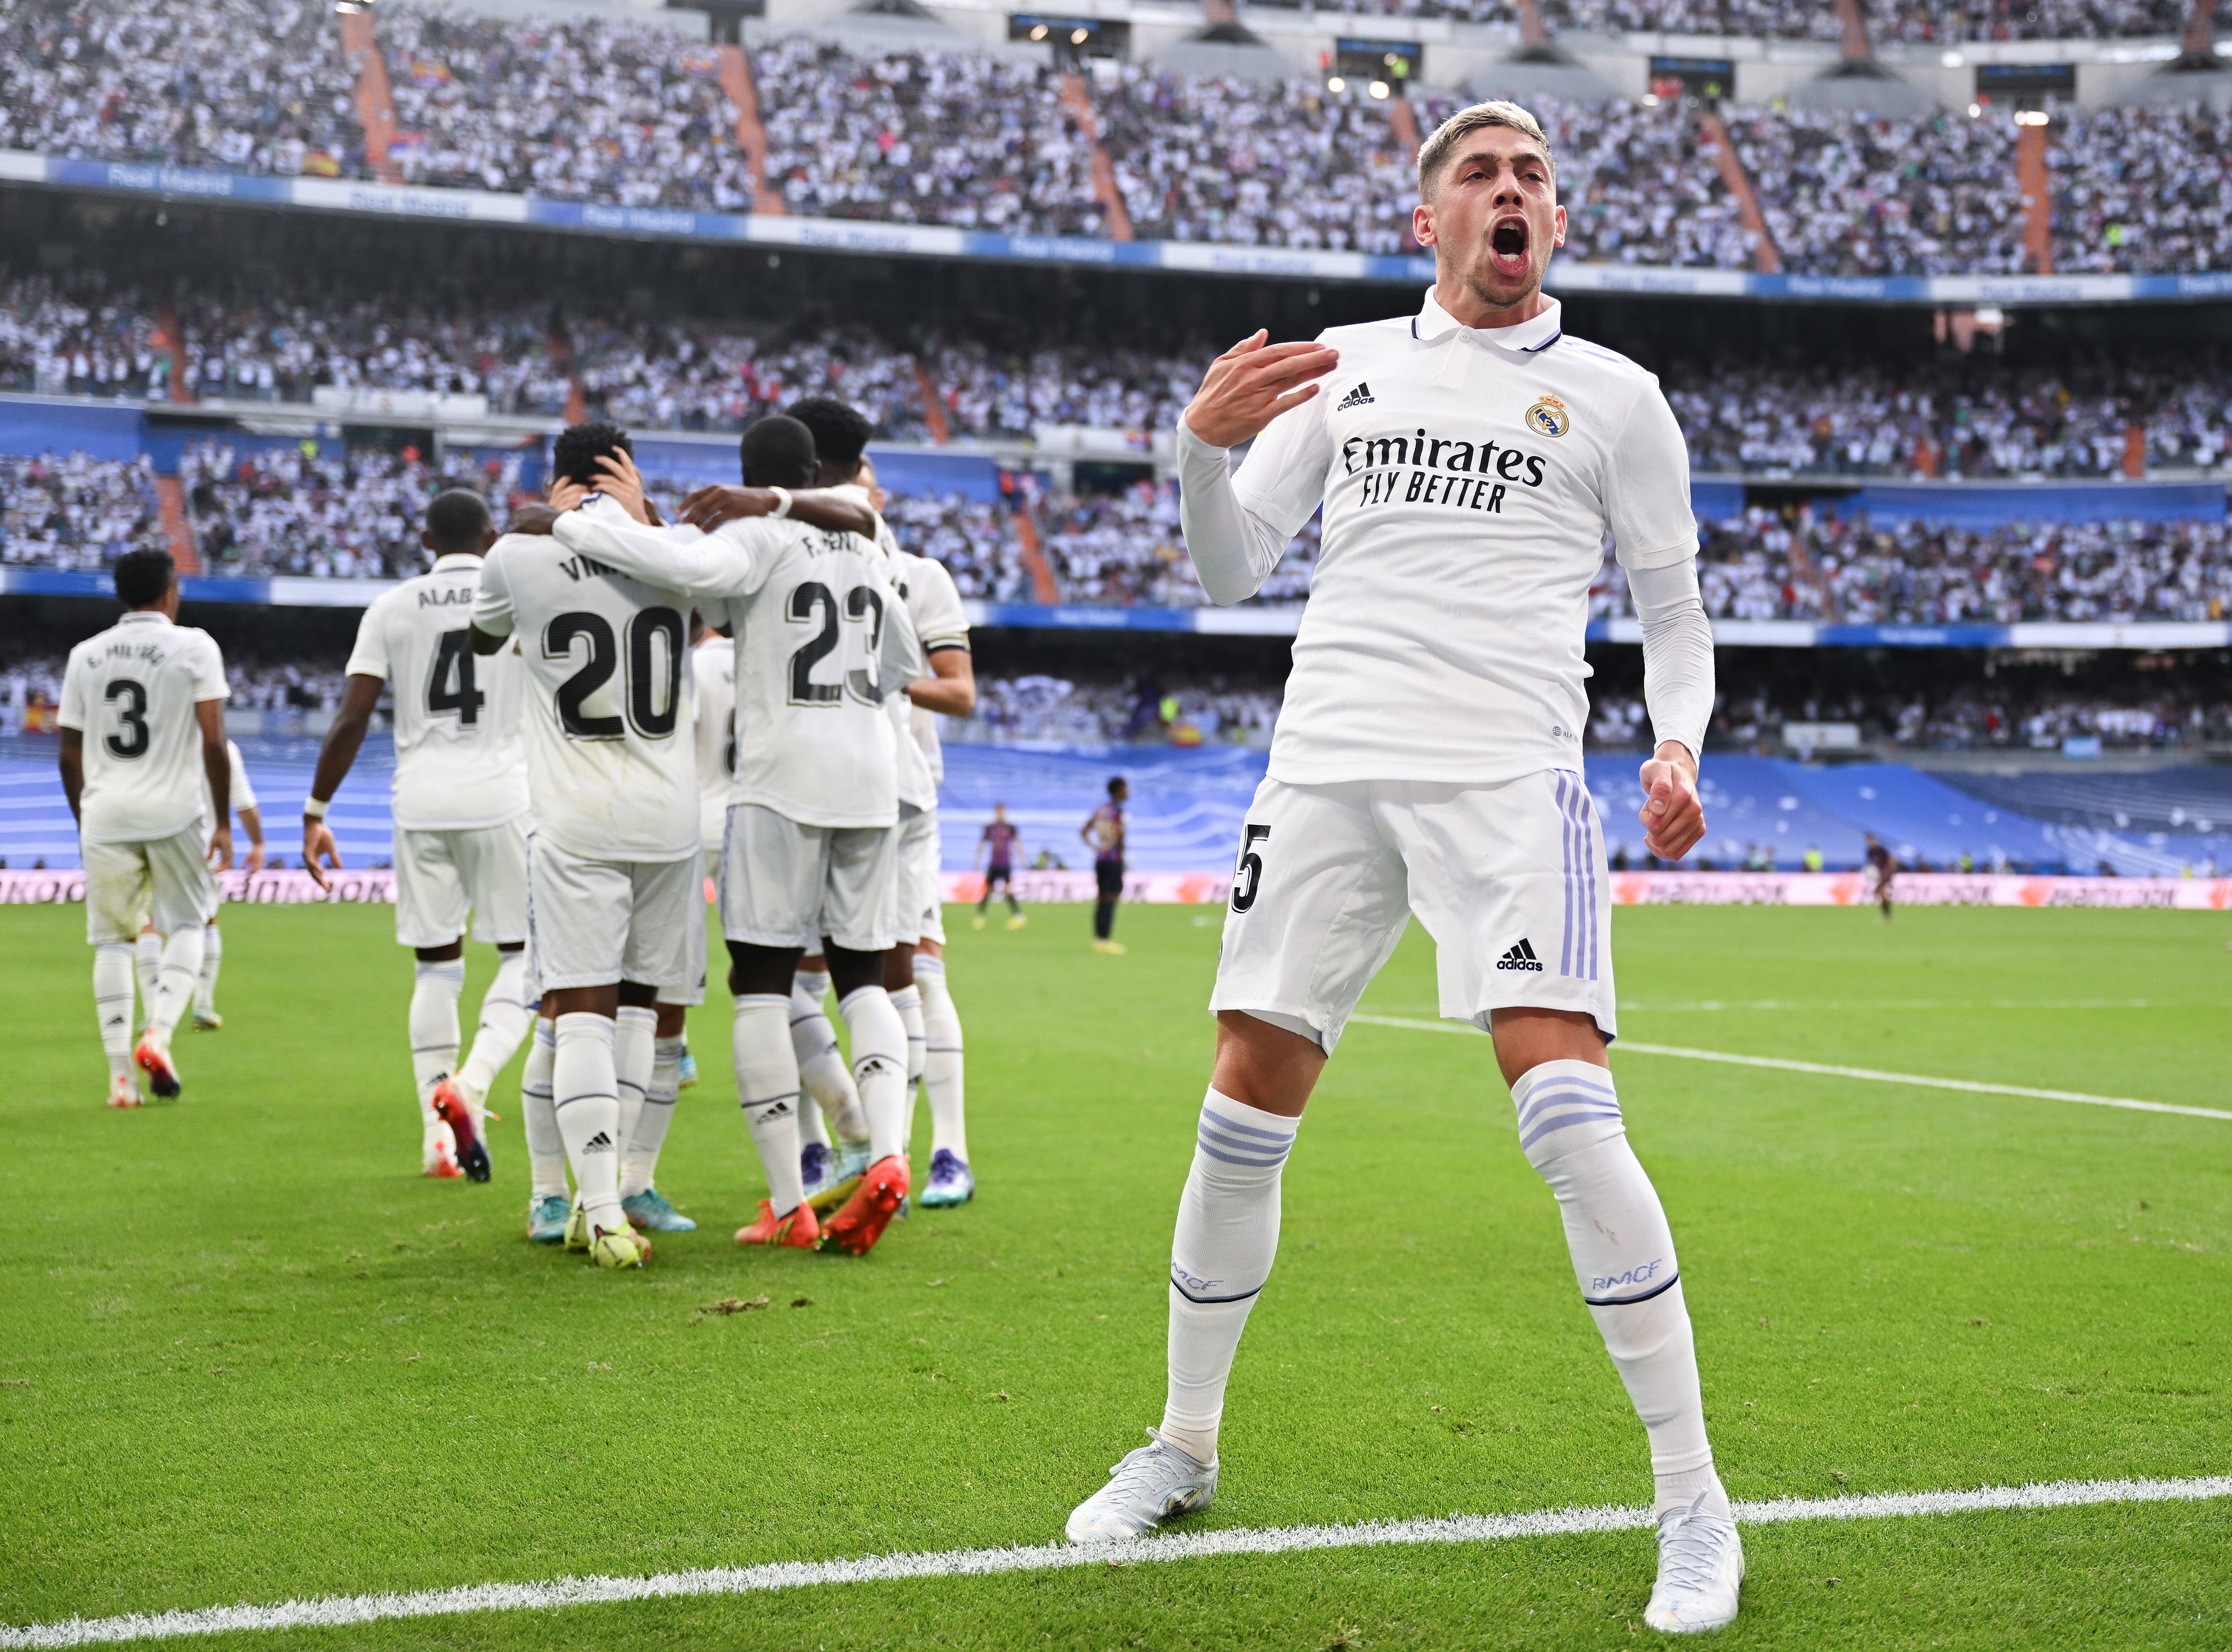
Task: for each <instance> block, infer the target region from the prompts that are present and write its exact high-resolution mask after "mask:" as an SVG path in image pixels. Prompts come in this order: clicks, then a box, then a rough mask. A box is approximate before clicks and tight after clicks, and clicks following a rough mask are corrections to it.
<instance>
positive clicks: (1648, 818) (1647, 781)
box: [1636, 740, 1705, 860]
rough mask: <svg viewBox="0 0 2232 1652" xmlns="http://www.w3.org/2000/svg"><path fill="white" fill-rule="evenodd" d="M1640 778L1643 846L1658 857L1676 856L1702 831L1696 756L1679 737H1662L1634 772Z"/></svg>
mask: <svg viewBox="0 0 2232 1652" xmlns="http://www.w3.org/2000/svg"><path fill="white" fill-rule="evenodd" d="M1637 778H1638V780H1640V781H1642V782H1643V807H1642V810H1641V811H1640V812H1639V813H1638V814H1637V816H1636V818H1637V819H1638V820H1640V821H1642V822H1643V846H1644V847H1645V848H1646V849H1648V850H1650V851H1651V853H1652V854H1654V855H1657V856H1658V858H1660V859H1661V860H1679V859H1681V858H1682V857H1683V856H1684V855H1686V854H1688V853H1689V852H1690V851H1691V850H1692V849H1694V848H1696V847H1697V845H1698V843H1699V841H1700V840H1701V839H1703V837H1704V835H1705V806H1704V804H1703V803H1702V802H1700V801H1699V800H1698V798H1697V758H1696V757H1694V756H1693V755H1690V748H1688V747H1687V746H1685V745H1684V744H1682V742H1680V741H1678V740H1662V741H1660V742H1658V753H1657V755H1654V756H1653V757H1651V759H1650V761H1647V762H1645V764H1644V765H1643V768H1642V772H1641V773H1640V774H1638V776H1637Z"/></svg>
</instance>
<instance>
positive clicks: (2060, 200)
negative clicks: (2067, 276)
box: [2047, 107, 2232, 273]
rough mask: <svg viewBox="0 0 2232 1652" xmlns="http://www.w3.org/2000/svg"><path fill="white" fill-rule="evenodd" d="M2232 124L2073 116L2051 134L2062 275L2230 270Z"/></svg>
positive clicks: (2189, 111) (2159, 115)
mask: <svg viewBox="0 0 2232 1652" xmlns="http://www.w3.org/2000/svg"><path fill="white" fill-rule="evenodd" d="M2228 162H2232V114H2228V113H2219V112H2217V111H2216V110H2213V109H2209V108H2205V107H2196V108H2185V109H2092V110H2082V109H2080V110H2076V111H2073V112H2072V113H2070V114H2068V115H2067V118H2066V119H2064V120H2060V121H2058V122H2056V124H2055V125H2054V126H2052V127H2051V128H2049V129H2048V145H2047V171H2048V174H2049V176H2051V178H2053V180H2054V269H2055V270H2056V271H2057V272H2061V273H2073V272H2081V271H2099V270H2133V271H2139V272H2144V273H2164V272H2176V271H2180V270H2193V269H2224V268H2225V267H2226V261H2227V260H2228V258H2232V188H2228V187H2227V185H2226V184H2225V181H2224V179H2225V167H2226V165H2227V164H2228Z"/></svg>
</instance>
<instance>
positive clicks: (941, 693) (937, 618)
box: [907, 560, 976, 717]
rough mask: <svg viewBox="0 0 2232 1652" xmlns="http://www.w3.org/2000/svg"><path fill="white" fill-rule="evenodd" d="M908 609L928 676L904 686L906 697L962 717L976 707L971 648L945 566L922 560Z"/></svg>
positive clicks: (924, 706) (966, 624)
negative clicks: (927, 660)
mask: <svg viewBox="0 0 2232 1652" xmlns="http://www.w3.org/2000/svg"><path fill="white" fill-rule="evenodd" d="M907 612H910V613H912V614H914V615H915V616H916V619H915V625H916V629H917V630H918V631H919V632H921V633H922V646H923V651H924V652H925V654H927V655H928V656H929V657H930V671H929V674H928V675H926V676H924V677H917V678H916V679H915V680H914V681H913V682H912V683H908V684H907V698H909V699H910V700H912V701H913V702H914V703H916V704H917V705H918V706H920V707H921V708H922V709H924V710H925V711H937V712H941V713H943V714H944V716H949V717H965V716H969V715H970V713H971V712H972V711H974V710H976V662H975V660H974V659H972V658H970V652H969V619H968V616H967V613H966V612H965V611H964V609H963V608H962V606H961V593H960V591H959V590H958V589H957V587H956V586H955V585H954V583H953V576H952V575H951V573H947V572H946V571H945V568H944V565H943V564H941V563H938V562H932V561H928V560H925V561H924V562H922V563H921V564H919V565H918V567H917V568H916V570H915V573H914V575H913V576H912V577H911V578H910V579H909V580H908V591H907Z"/></svg>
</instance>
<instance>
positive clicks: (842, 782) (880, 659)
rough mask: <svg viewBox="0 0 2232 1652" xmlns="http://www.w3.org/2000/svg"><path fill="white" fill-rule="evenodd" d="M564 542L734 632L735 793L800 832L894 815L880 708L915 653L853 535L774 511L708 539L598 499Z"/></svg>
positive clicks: (874, 561)
mask: <svg viewBox="0 0 2232 1652" xmlns="http://www.w3.org/2000/svg"><path fill="white" fill-rule="evenodd" d="M555 533H556V534H557V536H558V538H559V539H560V540H562V541H564V542H565V543H566V544H568V545H570V546H573V547H575V548H576V549H577V550H578V551H579V552H580V553H581V554H585V555H588V556H593V557H596V558H599V559H601V560H605V561H607V562H609V563H611V564H612V565H613V566H614V567H625V568H626V569H627V570H629V571H630V572H631V573H635V574H638V575H640V576H643V577H646V578H653V579H657V580H661V581H662V582H666V581H671V582H672V585H673V586H674V588H675V589H676V590H678V591H679V592H681V593H683V598H684V600H685V601H686V602H687V603H688V604H690V605H691V606H695V607H696V608H697V612H699V613H701V614H702V615H704V618H705V619H706V621H707V622H708V623H709V624H710V625H727V626H729V627H730V629H731V632H732V634H733V635H734V637H735V638H736V678H735V681H736V786H735V789H734V791H733V792H732V793H731V794H730V797H731V799H732V800H733V801H736V802H738V803H756V804H759V805H761V806H762V807H766V808H769V809H773V810H774V811H775V813H778V814H780V815H782V816H783V817H784V818H785V819H787V820H795V821H797V822H798V823H799V824H800V825H801V826H892V825H896V824H897V823H898V820H899V780H898V768H897V763H896V759H897V756H898V748H897V743H896V742H897V741H898V740H899V737H900V736H899V734H898V733H897V731H896V730H894V729H893V728H892V719H891V714H890V713H889V711H888V710H887V709H886V708H885V704H884V698H885V694H886V687H887V686H888V689H889V691H890V692H892V693H904V692H905V686H906V684H907V683H911V682H912V681H913V680H914V679H915V678H916V677H918V676H920V675H921V673H922V647H921V644H920V643H919V642H918V640H917V638H916V635H915V629H914V622H913V621H912V619H910V618H909V617H908V614H907V607H906V603H905V599H902V598H901V597H900V595H899V593H898V591H897V590H895V589H894V588H893V586H892V582H891V574H890V569H889V564H888V563H887V561H886V559H885V557H884V554H883V553H882V552H881V551H879V549H877V548H876V547H875V546H874V545H873V543H872V542H870V541H867V540H865V539H862V538H860V536H859V535H858V534H836V533H830V532H827V531H826V530H824V529H821V528H810V527H808V525H807V524H806V523H804V522H793V521H790V520H788V519H780V520H779V519H777V518H774V517H769V516H758V517H751V518H747V519H745V520H743V521H740V522H724V523H723V524H722V525H721V526H720V527H719V528H716V529H714V531H713V532H712V533H710V534H700V533H698V532H697V530H696V529H695V528H646V527H644V526H643V525H642V524H640V523H639V522H635V521H634V520H633V519H632V518H630V517H629V516H628V515H626V513H625V512H623V511H621V510H620V509H619V508H618V507H616V506H610V505H609V504H607V503H605V502H598V503H597V504H593V505H590V506H584V507H583V508H582V509H580V510H577V511H569V512H568V513H567V514H566V515H563V516H561V517H560V518H559V519H558V523H557V527H556V528H555Z"/></svg>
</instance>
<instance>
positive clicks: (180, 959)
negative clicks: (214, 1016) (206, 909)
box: [147, 923, 203, 1050]
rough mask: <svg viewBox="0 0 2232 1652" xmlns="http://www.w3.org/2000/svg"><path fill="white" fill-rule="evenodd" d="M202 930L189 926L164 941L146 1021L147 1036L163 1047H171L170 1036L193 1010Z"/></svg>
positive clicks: (199, 966) (197, 926) (200, 960)
mask: <svg viewBox="0 0 2232 1652" xmlns="http://www.w3.org/2000/svg"><path fill="white" fill-rule="evenodd" d="M202 930H203V925H201V924H199V923H189V924H187V925H186V926H185V928H184V929H182V930H179V931H178V933H177V934H176V935H172V936H165V937H164V938H163V973H162V975H161V977H160V979H159V980H158V981H157V982H156V984H155V1007H154V1010H153V1012H152V1014H150V1015H149V1016H148V1018H147V1033H148V1036H149V1037H151V1038H152V1039H153V1040H155V1042H156V1043H157V1044H158V1045H159V1046H161V1047H162V1048H164V1049H165V1050H167V1049H169V1048H170V1047H171V1033H172V1030H173V1029H175V1028H176V1027H177V1026H178V1022H179V1020H181V1019H182V1018H183V1017H184V1016H185V1013H186V1012H187V1011H188V1010H189V1009H191V1008H192V1007H193V1002H194V982H195V981H198V980H199V979H200V977H201V973H202Z"/></svg>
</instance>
